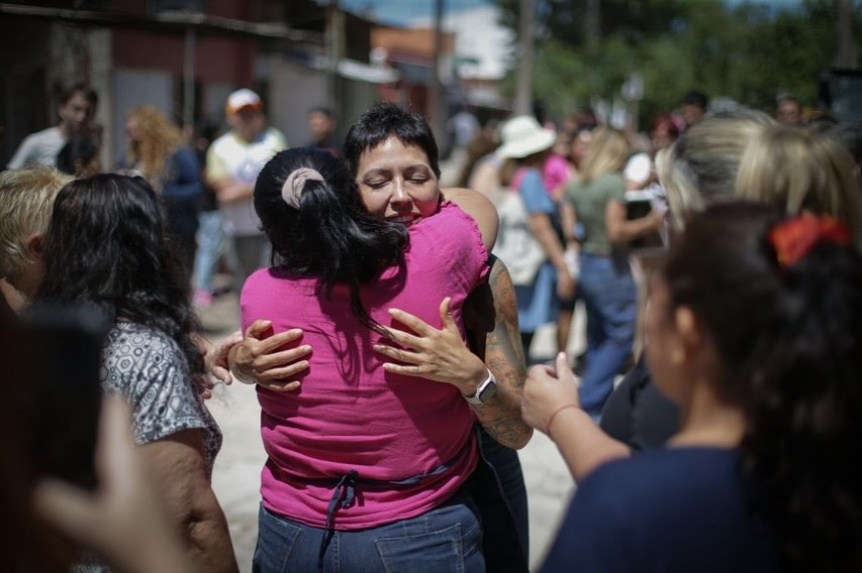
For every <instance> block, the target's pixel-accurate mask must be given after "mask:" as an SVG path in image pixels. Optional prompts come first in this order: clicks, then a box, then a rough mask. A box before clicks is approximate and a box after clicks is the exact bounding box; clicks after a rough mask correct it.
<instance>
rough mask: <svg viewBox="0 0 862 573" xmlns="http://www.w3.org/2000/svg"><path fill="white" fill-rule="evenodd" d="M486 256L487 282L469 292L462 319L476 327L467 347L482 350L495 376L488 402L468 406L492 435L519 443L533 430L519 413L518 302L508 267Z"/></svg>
mask: <svg viewBox="0 0 862 573" xmlns="http://www.w3.org/2000/svg"><path fill="white" fill-rule="evenodd" d="M491 259H492V260H491V274H490V276H489V277H488V283H487V286H485V285H483V286H484V287H485V288H481V289H477V290H476V291H475V292H474V293H473V295H471V297H470V299H469V300H468V305H469V306H468V307H467V308H468V311H469V313H470V314H468V315H467V316H466V317H465V320H466V321H468V322H469V324H470V326H471V328H472V329H474V330H475V331H476V334H475V335H474V337H471V338H475V342H472V340H471V342H472V344H471V347H472V348H473V351H474V352H476V354H478V355H479V356H482V355H484V357H485V364H486V365H487V367H488V369H489V370H490V371H491V372H493V374H494V377H495V378H496V379H497V392H496V394H494V396H493V397H492V398H491V401H490V402H489V403H488V404H484V405H482V406H475V407H474V410H475V412H476V417H477V418H478V419H479V422H480V423H481V424H482V426H483V427H484V428H485V430H486V431H487V432H488V433H489V434H490V435H491V436H492V437H493V438H494V439H495V440H497V441H498V442H500V443H501V444H503V445H504V446H508V447H510V448H515V449H520V448H523V447H524V446H525V445H527V442H529V441H530V438H531V437H532V436H533V430H532V428H530V426H529V425H527V423H526V422H524V419H523V417H522V416H521V396H522V394H523V391H524V381H525V380H526V378H527V369H526V365H525V358H524V348H523V346H522V345H521V334H520V330H519V328H518V305H517V301H516V300H515V287H514V285H513V284H512V277H511V276H510V275H509V270H508V269H507V268H506V265H504V264H503V262H502V261H500V260H499V259H497V258H496V257H494V256H492V258H491ZM474 315H475V320H474ZM474 325H475V326H474ZM482 325H485V327H484V328H482ZM489 326H490V328H488V327H489ZM482 333H485V336H484V338H483V337H482V336H481V334H482Z"/></svg>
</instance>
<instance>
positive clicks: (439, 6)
mask: <svg viewBox="0 0 862 573" xmlns="http://www.w3.org/2000/svg"><path fill="white" fill-rule="evenodd" d="M443 1H444V0H434V70H433V71H434V73H433V74H431V86H429V87H430V89H429V90H428V96H429V99H430V100H431V101H430V102H429V104H430V105H429V109H428V111H429V115H430V116H431V117H430V119H431V127H432V129H433V130H434V137H435V138H436V139H437V141H438V142H440V143H443V142H445V141H446V138H445V137H443V136H444V134H445V131H446V126H445V121H444V117H443V115H444V113H445V110H444V105H443V104H444V93H443V80H442V79H441V78H440V67H441V66H442V63H443V58H442V53H443Z"/></svg>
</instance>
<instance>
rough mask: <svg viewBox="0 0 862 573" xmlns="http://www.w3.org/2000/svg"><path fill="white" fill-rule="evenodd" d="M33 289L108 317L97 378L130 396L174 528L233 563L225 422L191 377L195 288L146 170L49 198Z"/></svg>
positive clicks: (219, 567)
mask: <svg viewBox="0 0 862 573" xmlns="http://www.w3.org/2000/svg"><path fill="white" fill-rule="evenodd" d="M43 261H44V265H45V275H44V280H43V282H42V284H41V286H40V288H39V290H38V292H37V295H36V300H37V301H42V302H51V303H58V304H89V305H93V306H94V307H96V308H98V309H100V310H101V311H102V312H104V313H105V315H106V316H107V317H108V319H109V321H110V323H111V324H112V325H113V327H112V329H111V331H110V333H109V334H108V337H107V341H106V345H105V350H104V359H103V360H104V364H103V376H104V379H103V381H102V383H103V386H104V388H105V390H106V391H107V392H109V393H117V394H120V395H122V396H123V397H124V398H125V399H126V400H127V401H128V402H129V403H130V404H131V406H132V410H133V416H134V425H135V440H136V442H137V443H138V444H139V445H140V446H141V449H142V451H143V452H144V453H145V455H146V457H147V460H148V462H149V465H150V467H151V468H152V469H153V470H154V473H155V474H156V476H157V478H158V480H159V485H160V489H161V491H162V492H163V493H164V495H165V498H166V500H167V501H168V504H169V510H170V512H171V516H172V517H173V518H174V520H175V523H176V526H177V530H178V531H181V532H182V533H183V534H184V535H185V537H186V541H187V543H188V547H189V552H190V555H191V556H192V558H193V559H194V560H195V562H196V563H198V566H199V567H200V570H201V571H226V572H230V571H236V559H235V557H234V555H233V549H232V547H231V542H230V535H229V533H228V529H227V523H226V521H225V518H224V514H223V513H222V510H221V507H220V506H219V503H218V501H217V500H216V498H215V495H214V493H213V491H212V488H211V486H210V478H211V476H212V468H213V462H214V461H215V456H216V454H217V453H218V451H219V448H220V447H221V432H220V430H219V428H218V426H217V425H216V422H215V420H214V419H213V418H212V416H211V415H210V413H209V412H208V411H207V409H206V407H205V406H204V404H203V402H202V399H201V398H200V397H199V396H198V394H197V391H196V390H195V387H194V384H193V377H194V376H198V375H202V374H203V371H204V364H203V358H202V356H201V354H200V351H199V350H198V348H197V346H196V345H195V342H194V339H193V338H194V332H195V328H196V320H195V317H194V314H193V313H192V310H191V308H190V302H189V292H188V290H189V288H188V286H187V284H186V282H185V281H184V280H183V279H182V273H181V271H180V269H179V268H178V267H177V263H176V261H175V260H174V259H173V258H172V256H171V254H170V252H169V251H168V248H167V243H166V240H165V238H164V220H163V218H162V215H161V212H160V208H159V203H158V200H157V198H156V194H155V192H154V191H153V189H152V187H150V186H149V184H148V183H147V182H146V181H145V180H144V179H142V178H140V177H136V178H131V177H125V176H121V175H96V176H94V177H90V178H86V179H77V180H75V181H72V182H71V183H69V184H67V185H66V186H65V187H63V189H62V190H60V193H59V194H58V195H57V198H56V200H55V202H54V209H53V213H52V215H51V223H50V226H49V229H48V233H47V235H46V238H45V246H44V259H43Z"/></svg>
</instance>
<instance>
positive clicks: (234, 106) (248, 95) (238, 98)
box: [225, 88, 263, 115]
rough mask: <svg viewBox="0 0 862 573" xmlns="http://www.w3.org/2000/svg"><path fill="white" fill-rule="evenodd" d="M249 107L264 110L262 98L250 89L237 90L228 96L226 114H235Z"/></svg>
mask: <svg viewBox="0 0 862 573" xmlns="http://www.w3.org/2000/svg"><path fill="white" fill-rule="evenodd" d="M247 107H250V108H253V109H256V110H257V111H262V110H263V102H262V101H261V100H260V96H259V95H257V94H256V93H254V92H253V91H251V90H250V89H246V88H243V89H241V90H236V91H235V92H232V93H231V94H230V95H229V96H227V105H226V106H225V113H227V114H228V115H230V114H234V113H236V112H238V111H239V110H241V109H244V108H247Z"/></svg>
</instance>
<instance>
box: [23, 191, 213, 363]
mask: <svg viewBox="0 0 862 573" xmlns="http://www.w3.org/2000/svg"><path fill="white" fill-rule="evenodd" d="M43 260H44V263H45V278H44V280H43V282H42V285H41V286H40V288H39V291H38V292H37V295H36V299H37V300H40V301H45V302H56V303H60V304H72V303H76V304H92V305H93V306H95V307H96V308H98V309H100V310H101V311H102V312H104V314H105V315H106V316H107V318H108V320H109V321H110V323H111V324H113V323H115V322H117V321H119V320H125V321H130V322H134V323H137V324H141V325H144V326H149V327H151V328H154V329H157V330H160V331H161V332H164V333H165V334H166V335H167V336H169V337H170V338H172V339H173V340H175V341H176V342H177V343H178V344H179V346H180V349H181V350H182V352H183V354H184V356H185V357H186V360H187V361H188V364H189V367H190V370H191V372H192V374H193V375H194V374H200V373H202V372H203V370H204V364H203V358H202V357H201V354H200V351H199V350H198V348H197V346H196V345H195V343H194V341H193V337H194V334H195V333H196V332H197V331H198V330H199V329H198V323H197V318H196V316H195V315H194V313H193V311H192V309H191V303H190V300H189V290H190V286H189V285H188V284H187V281H186V280H184V278H183V277H184V275H183V272H182V268H181V267H180V265H179V262H178V261H177V260H176V259H175V258H174V257H173V256H172V254H171V251H170V248H169V245H168V242H167V241H166V239H165V236H164V216H163V214H162V211H161V208H160V204H159V202H158V199H157V197H156V193H155V191H154V190H153V188H152V187H151V186H150V185H149V183H147V182H146V181H145V180H144V179H143V178H141V177H125V176H122V175H113V174H104V175H94V176H93V177H88V178H84V179H76V180H75V181H72V182H71V183H69V184H67V185H66V186H65V187H63V188H62V189H61V190H60V193H59V194H58V195H57V199H56V200H55V202H54V210H53V213H52V215H51V223H50V225H49V227H48V233H47V235H46V240H45V254H44V258H43Z"/></svg>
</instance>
